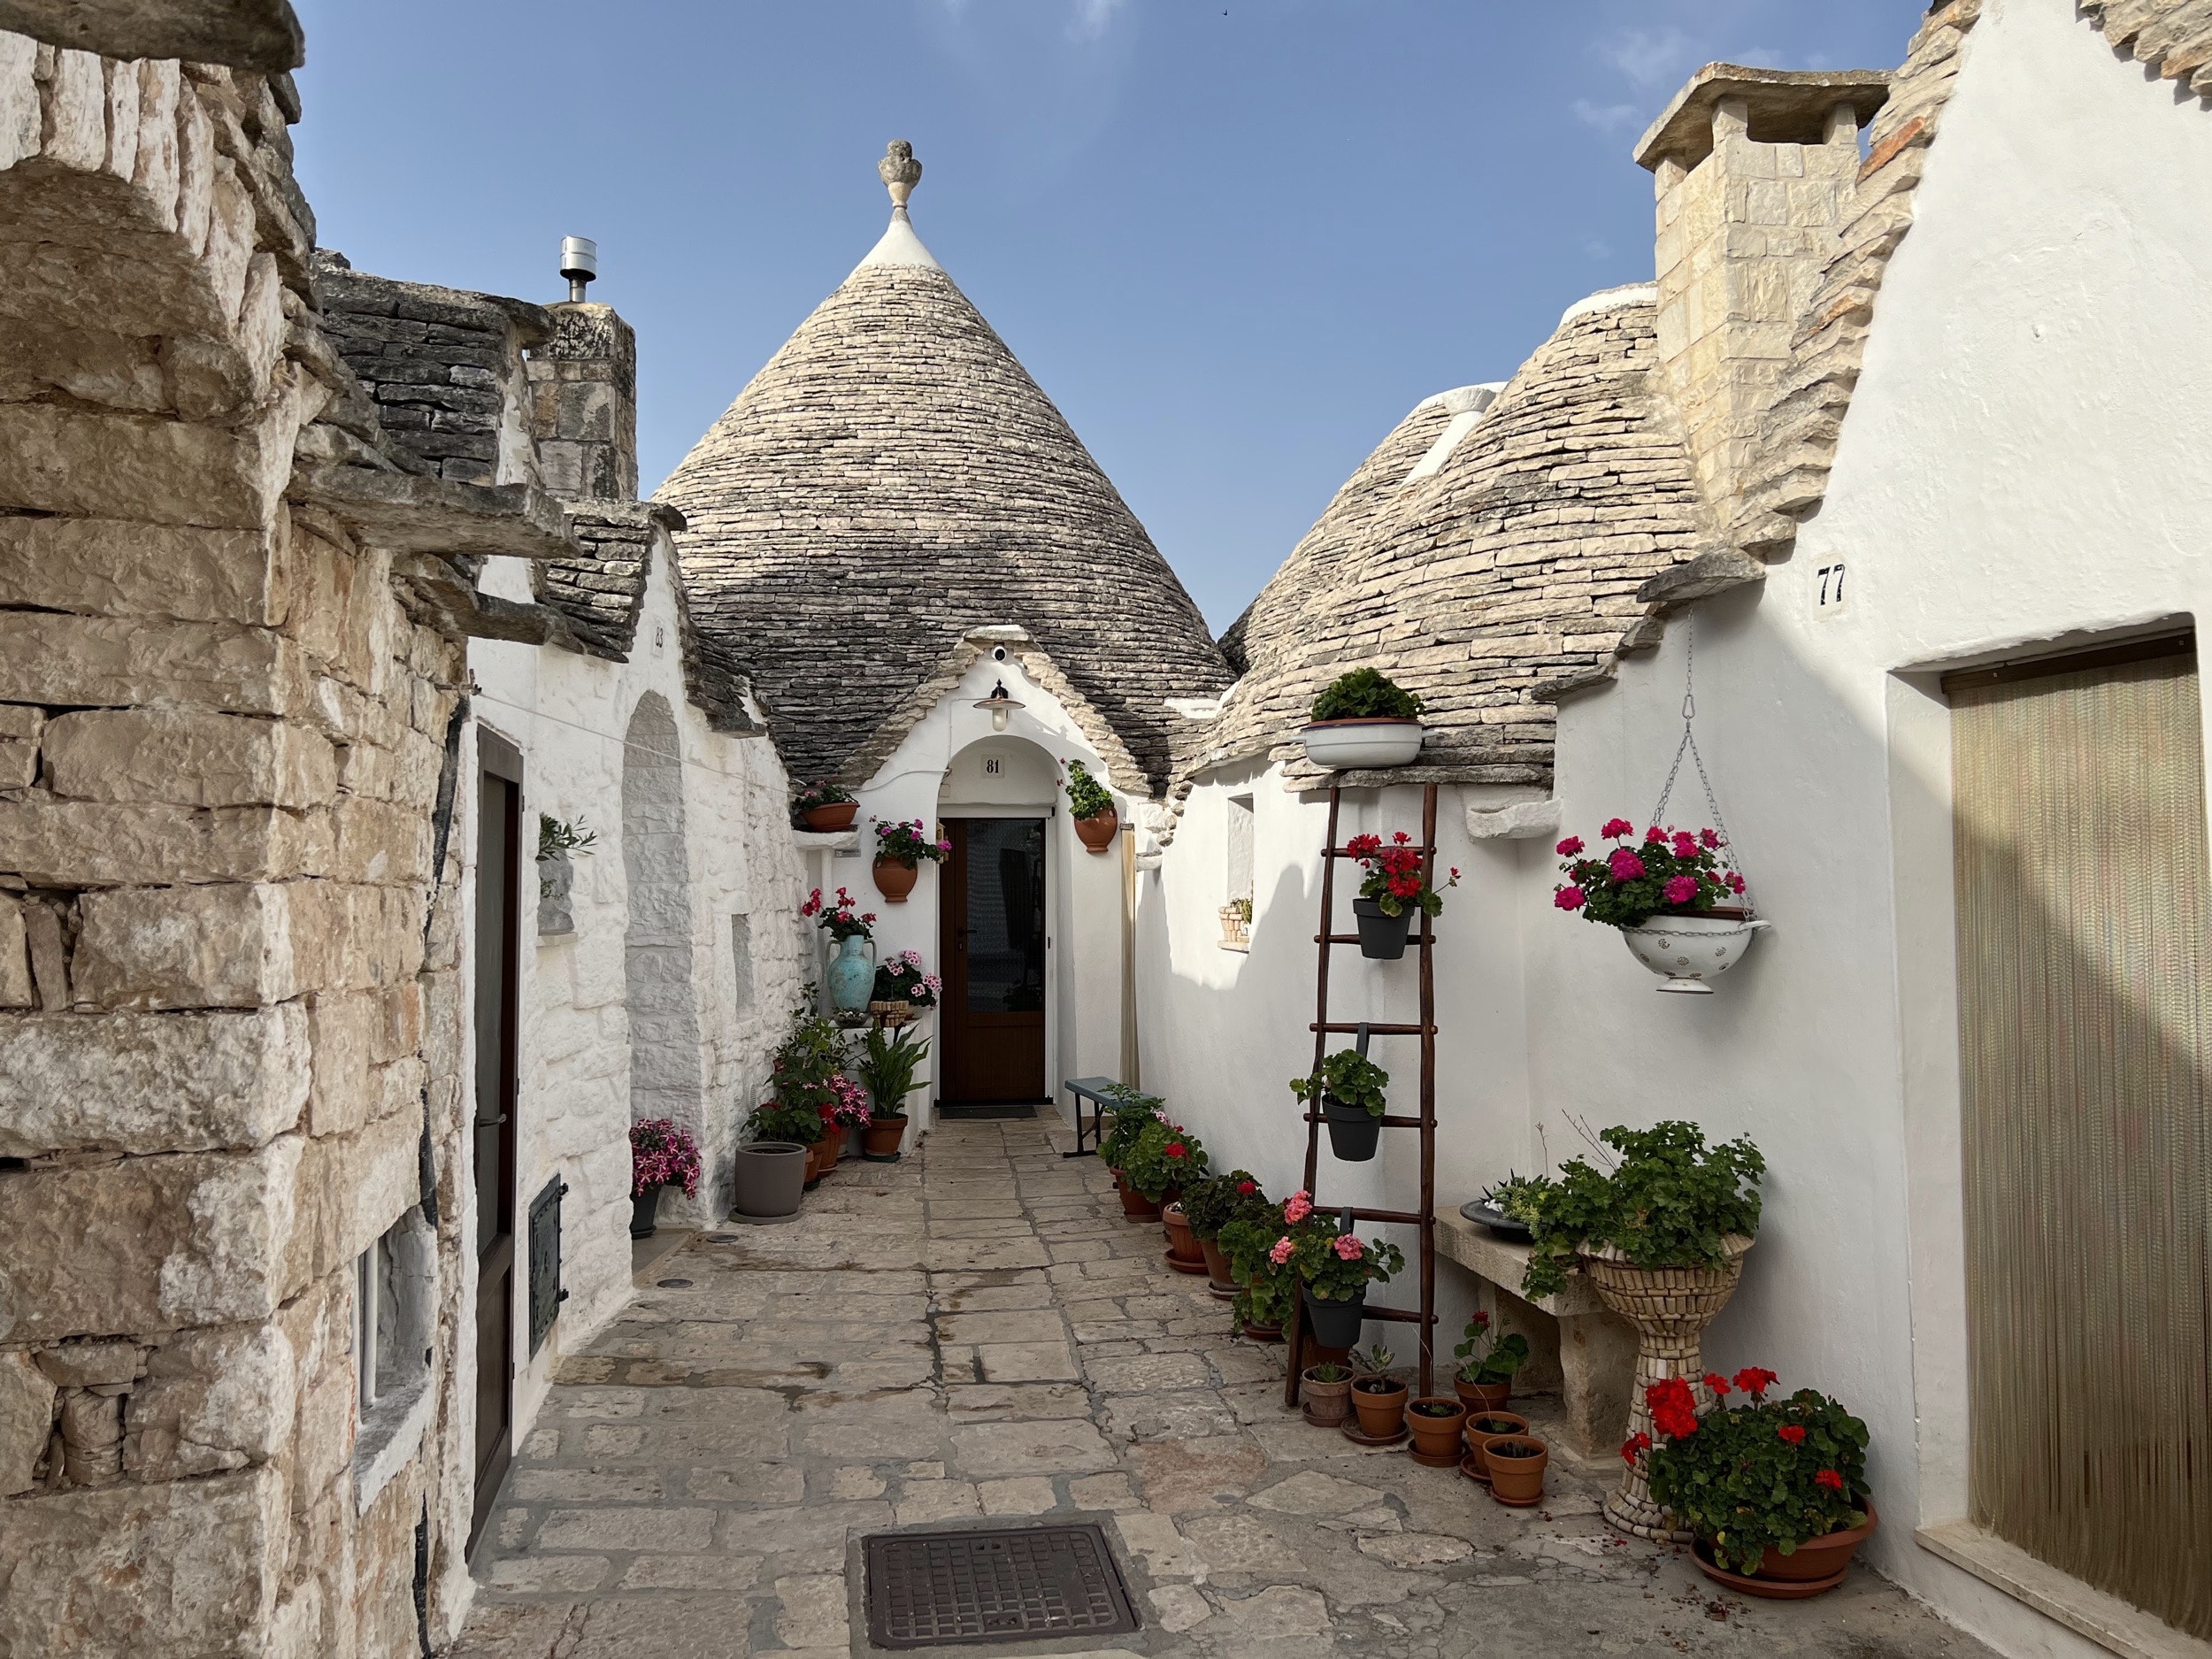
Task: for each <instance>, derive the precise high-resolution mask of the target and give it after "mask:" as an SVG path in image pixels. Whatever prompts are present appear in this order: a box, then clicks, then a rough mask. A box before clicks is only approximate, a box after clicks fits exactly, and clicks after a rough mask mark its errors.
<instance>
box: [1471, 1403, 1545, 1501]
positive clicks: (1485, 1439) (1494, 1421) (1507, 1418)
mask: <svg viewBox="0 0 2212 1659" xmlns="http://www.w3.org/2000/svg"><path fill="white" fill-rule="evenodd" d="M1527 1432H1528V1419H1527V1418H1526V1417H1523V1416H1522V1415H1521V1414H1520V1413H1519V1412H1517V1411H1473V1410H1471V1411H1469V1412H1468V1414H1467V1455H1466V1456H1465V1457H1464V1458H1463V1459H1461V1460H1460V1465H1459V1467H1460V1472H1461V1473H1463V1474H1464V1475H1465V1476H1466V1477H1467V1478H1468V1479H1471V1480H1477V1481H1480V1482H1481V1483H1482V1484H1483V1485H1484V1486H1488V1485H1489V1484H1490V1465H1489V1463H1488V1462H1487V1461H1486V1459H1485V1458H1484V1456H1483V1448H1484V1447H1485V1446H1486V1445H1487V1444H1488V1443H1489V1442H1490V1440H1493V1439H1494V1438H1495V1437H1496V1436H1498V1435H1501V1434H1525V1433H1527Z"/></svg>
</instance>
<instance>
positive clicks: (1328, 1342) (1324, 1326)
mask: <svg viewBox="0 0 2212 1659" xmlns="http://www.w3.org/2000/svg"><path fill="white" fill-rule="evenodd" d="M1299 1294H1301V1295H1302V1296H1303V1297H1304V1298H1305V1299H1306V1323H1307V1325H1310V1326H1311V1327H1312V1330H1313V1340H1315V1341H1317V1342H1318V1343H1319V1344H1321V1346H1322V1347H1323V1348H1357V1347H1358V1346H1359V1328H1360V1325H1362V1324H1363V1322H1364V1321H1365V1320H1366V1318H1367V1293H1366V1292H1365V1291H1364V1290H1363V1291H1361V1292H1360V1294H1358V1295H1356V1296H1355V1297H1353V1298H1352V1300H1351V1301H1349V1302H1324V1301H1323V1300H1322V1299H1321V1298H1320V1297H1318V1296H1317V1295H1315V1294H1313V1292H1311V1291H1310V1290H1307V1289H1305V1288H1304V1287H1303V1286H1301V1287H1300V1290H1299Z"/></svg>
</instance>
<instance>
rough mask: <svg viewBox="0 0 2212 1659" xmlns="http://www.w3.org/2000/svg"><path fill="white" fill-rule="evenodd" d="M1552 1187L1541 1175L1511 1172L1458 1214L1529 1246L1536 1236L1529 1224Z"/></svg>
mask: <svg viewBox="0 0 2212 1659" xmlns="http://www.w3.org/2000/svg"><path fill="white" fill-rule="evenodd" d="M1549 1185H1550V1182H1549V1181H1548V1180H1547V1179H1545V1178H1544V1177H1543V1176H1541V1175H1517V1174H1515V1173H1513V1171H1510V1170H1509V1171H1506V1177H1505V1179H1503V1180H1502V1181H1497V1182H1494V1183H1493V1184H1492V1185H1490V1186H1488V1187H1484V1188H1483V1191H1482V1196H1481V1197H1480V1198H1478V1199H1477V1200H1475V1202H1473V1203H1471V1204H1462V1205H1461V1206H1460V1207H1459V1213H1460V1214H1461V1215H1463V1216H1464V1217H1467V1219H1468V1220H1470V1221H1479V1222H1480V1223H1481V1224H1482V1225H1484V1226H1486V1227H1487V1228H1489V1229H1490V1231H1491V1232H1492V1233H1494V1234H1496V1235H1497V1236H1498V1237H1499V1238H1501V1239H1510V1240H1513V1241H1514V1242H1515V1243H1517V1244H1526V1243H1527V1242H1528V1241H1529V1240H1531V1239H1532V1238H1533V1237H1534V1236H1535V1235H1534V1234H1533V1233H1531V1232H1530V1230H1529V1224H1530V1223H1531V1222H1532V1221H1533V1220H1534V1219H1535V1218H1536V1203H1537V1200H1538V1197H1539V1196H1540V1194H1542V1192H1543V1190H1544V1188H1545V1187H1548V1186H1549Z"/></svg>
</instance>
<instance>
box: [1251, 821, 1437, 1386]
mask: <svg viewBox="0 0 2212 1659" xmlns="http://www.w3.org/2000/svg"><path fill="white" fill-rule="evenodd" d="M1339 796H1340V791H1339V790H1337V789H1334V788H1332V789H1331V790H1330V791H1329V845H1328V850H1327V851H1326V852H1325V854H1324V855H1323V856H1322V860H1321V931H1320V932H1319V933H1316V934H1315V935H1314V936H1313V937H1314V943H1315V944H1316V945H1317V946H1318V947H1320V952H1321V962H1320V969H1319V972H1318V974H1317V979H1316V991H1315V999H1314V1001H1315V1006H1314V1017H1313V1027H1312V1029H1313V1069H1314V1071H1320V1069H1321V1062H1322V1060H1323V1059H1324V1058H1325V1056H1326V1055H1327V1053H1328V1048H1329V1039H1330V1038H1331V1037H1333V1036H1356V1035H1357V1034H1358V1033H1360V1032H1361V1031H1362V1030H1364V1031H1365V1033H1366V1034H1367V1035H1368V1036H1370V1037H1418V1038H1420V1040H1421V1115H1420V1116H1419V1117H1417V1118H1408V1117H1405V1116H1403V1115H1402V1114H1397V1113H1393V1114H1391V1115H1389V1116H1387V1117H1386V1118H1383V1120H1382V1125H1383V1127H1384V1128H1386V1129H1418V1130H1419V1131H1420V1132H1421V1207H1420V1209H1418V1210H1411V1211H1408V1210H1368V1209H1363V1208H1360V1207H1358V1206H1356V1205H1355V1206H1349V1207H1347V1206H1344V1205H1334V1206H1332V1205H1329V1204H1325V1203H1324V1202H1322V1199H1321V1194H1320V1191H1319V1189H1318V1187H1317V1186H1316V1184H1315V1183H1316V1181H1317V1178H1318V1176H1319V1173H1320V1164H1321V1125H1322V1124H1323V1122H1324V1121H1325V1118H1324V1117H1323V1114H1322V1110H1321V1102H1320V1101H1319V1100H1318V1099H1315V1100H1312V1101H1309V1102H1307V1104H1306V1111H1305V1118H1306V1188H1305V1189H1306V1192H1307V1193H1308V1194H1310V1196H1311V1197H1312V1199H1313V1207H1314V1208H1315V1209H1316V1210H1331V1209H1335V1210H1338V1211H1339V1212H1340V1213H1341V1212H1343V1211H1345V1210H1347V1209H1348V1210H1349V1213H1350V1215H1351V1217H1352V1219H1353V1220H1355V1221H1389V1222H1399V1223H1402V1224H1403V1225H1407V1226H1409V1227H1416V1228H1418V1229H1419V1231H1420V1236H1421V1248H1420V1262H1421V1268H1420V1271H1421V1306H1420V1308H1419V1309H1418V1310H1413V1309H1409V1308H1378V1307H1376V1306H1374V1305H1373V1304H1372V1303H1370V1304H1369V1306H1368V1309H1367V1317H1369V1318H1370V1319H1392V1320H1396V1321H1399V1322H1400V1323H1402V1324H1407V1325H1418V1326H1419V1327H1420V1332H1421V1387H1420V1393H1421V1394H1428V1393H1429V1392H1430V1391H1431V1385H1432V1382H1433V1380H1434V1377H1433V1371H1434V1368H1435V1363H1436V1229H1435V1227H1434V1226H1433V1225H1432V1222H1431V1218H1430V1217H1431V1214H1432V1211H1433V1210H1434V1209H1435V1207H1436V925H1435V921H1434V918H1432V917H1430V916H1429V915H1428V914H1427V912H1425V911H1424V912H1423V913H1422V915H1421V931H1420V932H1419V933H1417V934H1416V935H1415V936H1414V939H1413V941H1412V942H1413V943H1415V944H1416V945H1417V946H1418V947H1419V948H1420V952H1421V1015H1420V1020H1419V1023H1418V1024H1416V1025H1383V1024H1378V1023H1376V1022H1374V1021H1367V1022H1363V1023H1355V1024H1346V1023H1344V1022H1342V1021H1333V1020H1331V1019H1330V1018H1329V953H1330V951H1331V950H1333V949H1334V948H1335V947H1337V946H1339V945H1356V944H1357V943H1359V935H1358V934H1357V933H1334V932H1332V931H1331V928H1332V925H1333V922H1334V919H1335V918H1334V914H1333V912H1334V909H1335V902H1336V869H1337V864H1338V863H1339V861H1340V860H1342V859H1346V858H1349V857H1350V856H1352V855H1351V854H1350V853H1349V852H1348V851H1346V850H1345V849H1344V848H1342V847H1341V846H1340V845H1339V844H1338V842H1337V810H1338V807H1339V804H1340V800H1339ZM1418 850H1419V852H1420V855H1421V875H1422V879H1423V882H1424V884H1425V885H1433V883H1434V879H1435V875H1436V786H1435V785H1434V784H1428V785H1425V786H1424V787H1423V788H1422V791H1421V841H1420V846H1419V849H1418ZM1283 1334H1284V1339H1285V1340H1286V1342H1287V1343H1288V1344H1289V1353H1290V1374H1289V1375H1288V1376H1287V1377H1286V1378H1285V1379H1283V1403H1284V1404H1285V1405H1286V1406H1295V1405H1296V1404H1297V1403H1298V1373H1299V1372H1300V1371H1303V1370H1304V1369H1305V1348H1306V1302H1305V1296H1304V1294H1303V1293H1302V1292H1301V1293H1300V1294H1297V1295H1295V1296H1294V1297H1293V1298H1292V1300H1291V1311H1290V1323H1289V1325H1288V1326H1287V1327H1286V1330H1285V1331H1284V1333H1283Z"/></svg>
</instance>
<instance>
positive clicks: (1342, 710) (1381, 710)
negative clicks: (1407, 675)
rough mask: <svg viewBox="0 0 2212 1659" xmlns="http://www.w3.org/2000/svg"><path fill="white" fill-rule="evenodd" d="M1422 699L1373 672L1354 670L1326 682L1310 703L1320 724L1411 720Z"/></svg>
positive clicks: (1417, 710) (1375, 671) (1366, 669)
mask: <svg viewBox="0 0 2212 1659" xmlns="http://www.w3.org/2000/svg"><path fill="white" fill-rule="evenodd" d="M1420 714H1421V699H1420V698H1418V697H1417V696H1415V695H1413V694H1412V693H1411V692H1409V691H1408V690H1406V689H1404V688H1403V687H1401V686H1399V685H1398V684H1397V683H1396V682H1395V681H1394V680H1388V679H1386V678H1385V677H1384V675H1383V674H1382V672H1381V671H1380V670H1379V669H1374V668H1355V669H1354V670H1352V672H1350V673H1348V674H1340V675H1339V676H1337V678H1336V679H1335V680H1332V681H1330V682H1329V684H1328V685H1327V686H1326V687H1325V688H1324V689H1323V690H1322V693H1321V695H1319V696H1317V697H1316V698H1315V699H1314V700H1313V718H1314V719H1315V720H1316V721H1317V722H1318V721H1322V720H1413V719H1417V718H1420Z"/></svg>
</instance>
